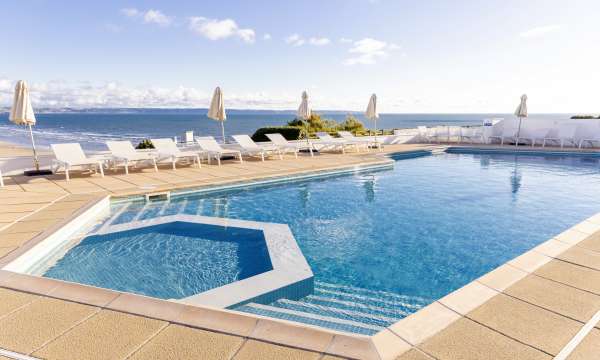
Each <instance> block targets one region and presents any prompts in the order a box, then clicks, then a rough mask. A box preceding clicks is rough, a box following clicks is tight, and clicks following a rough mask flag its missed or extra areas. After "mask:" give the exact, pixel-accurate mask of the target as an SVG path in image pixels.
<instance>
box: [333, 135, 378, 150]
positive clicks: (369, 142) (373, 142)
mask: <svg viewBox="0 0 600 360" xmlns="http://www.w3.org/2000/svg"><path fill="white" fill-rule="evenodd" d="M338 135H340V136H341V137H342V139H344V140H348V141H356V142H359V143H363V144H365V145H366V146H367V149H369V148H370V147H371V146H374V147H376V148H378V149H379V151H381V149H382V147H383V146H382V144H381V142H379V140H375V139H369V138H360V137H356V136H354V135H353V134H352V133H351V132H350V131H338Z"/></svg>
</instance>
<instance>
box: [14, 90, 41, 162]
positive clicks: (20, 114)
mask: <svg viewBox="0 0 600 360" xmlns="http://www.w3.org/2000/svg"><path fill="white" fill-rule="evenodd" d="M9 119H10V121H12V122H14V123H15V124H17V125H26V126H28V127H29V135H30V136H31V146H32V148H33V164H34V166H35V170H36V171H38V172H39V170H40V162H39V160H38V156H37V151H36V150H35V141H34V140H33V130H32V129H31V126H32V125H35V114H34V113H33V108H32V107H31V101H30V99H29V89H28V87H27V83H26V82H25V81H23V80H19V81H18V82H17V85H16V86H15V98H14V101H13V105H12V108H11V109H10V116H9Z"/></svg>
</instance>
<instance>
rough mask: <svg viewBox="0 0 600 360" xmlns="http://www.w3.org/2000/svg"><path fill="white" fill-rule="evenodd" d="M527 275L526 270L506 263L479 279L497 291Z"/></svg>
mask: <svg viewBox="0 0 600 360" xmlns="http://www.w3.org/2000/svg"><path fill="white" fill-rule="evenodd" d="M527 275H528V273H527V272H526V271H523V270H521V269H517V268H516V267H514V266H511V265H508V264H504V265H502V266H500V267H497V268H496V269H494V270H493V271H490V272H489V273H487V274H485V275H483V276H482V277H480V278H479V279H477V281H478V282H480V283H481V284H483V285H485V286H488V287H490V288H492V289H495V290H497V291H503V290H504V289H506V288H508V287H509V286H511V285H512V284H514V283H516V282H517V281H519V280H521V279H523V278H524V277H525V276H527Z"/></svg>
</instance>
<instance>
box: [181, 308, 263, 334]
mask: <svg viewBox="0 0 600 360" xmlns="http://www.w3.org/2000/svg"><path fill="white" fill-rule="evenodd" d="M175 321H176V322H178V323H183V324H187V325H191V326H196V327H200V328H204V329H210V330H216V331H221V332H224V333H228V334H234V335H241V336H248V335H250V333H252V330H254V327H255V326H256V324H257V322H258V320H257V319H256V318H255V317H252V316H248V315H245V314H237V313H233V312H227V311H221V310H216V309H204V308H201V307H197V306H186V307H185V308H184V309H183V311H182V312H181V313H180V314H179V316H178V317H177V319H176V320H175Z"/></svg>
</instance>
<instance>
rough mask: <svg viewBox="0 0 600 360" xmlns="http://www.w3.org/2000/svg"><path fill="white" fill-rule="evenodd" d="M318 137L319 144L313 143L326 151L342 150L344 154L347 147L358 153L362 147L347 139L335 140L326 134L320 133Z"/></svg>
mask: <svg viewBox="0 0 600 360" xmlns="http://www.w3.org/2000/svg"><path fill="white" fill-rule="evenodd" d="M317 137H318V138H319V141H318V142H315V143H313V145H323V148H324V149H328V148H332V149H340V150H342V153H345V152H346V147H348V146H350V147H353V148H354V149H355V150H356V152H358V151H359V148H358V146H359V145H361V144H360V143H359V142H356V141H349V140H345V139H339V138H337V139H336V138H334V137H332V136H331V135H329V134H328V133H326V132H318V133H317Z"/></svg>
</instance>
